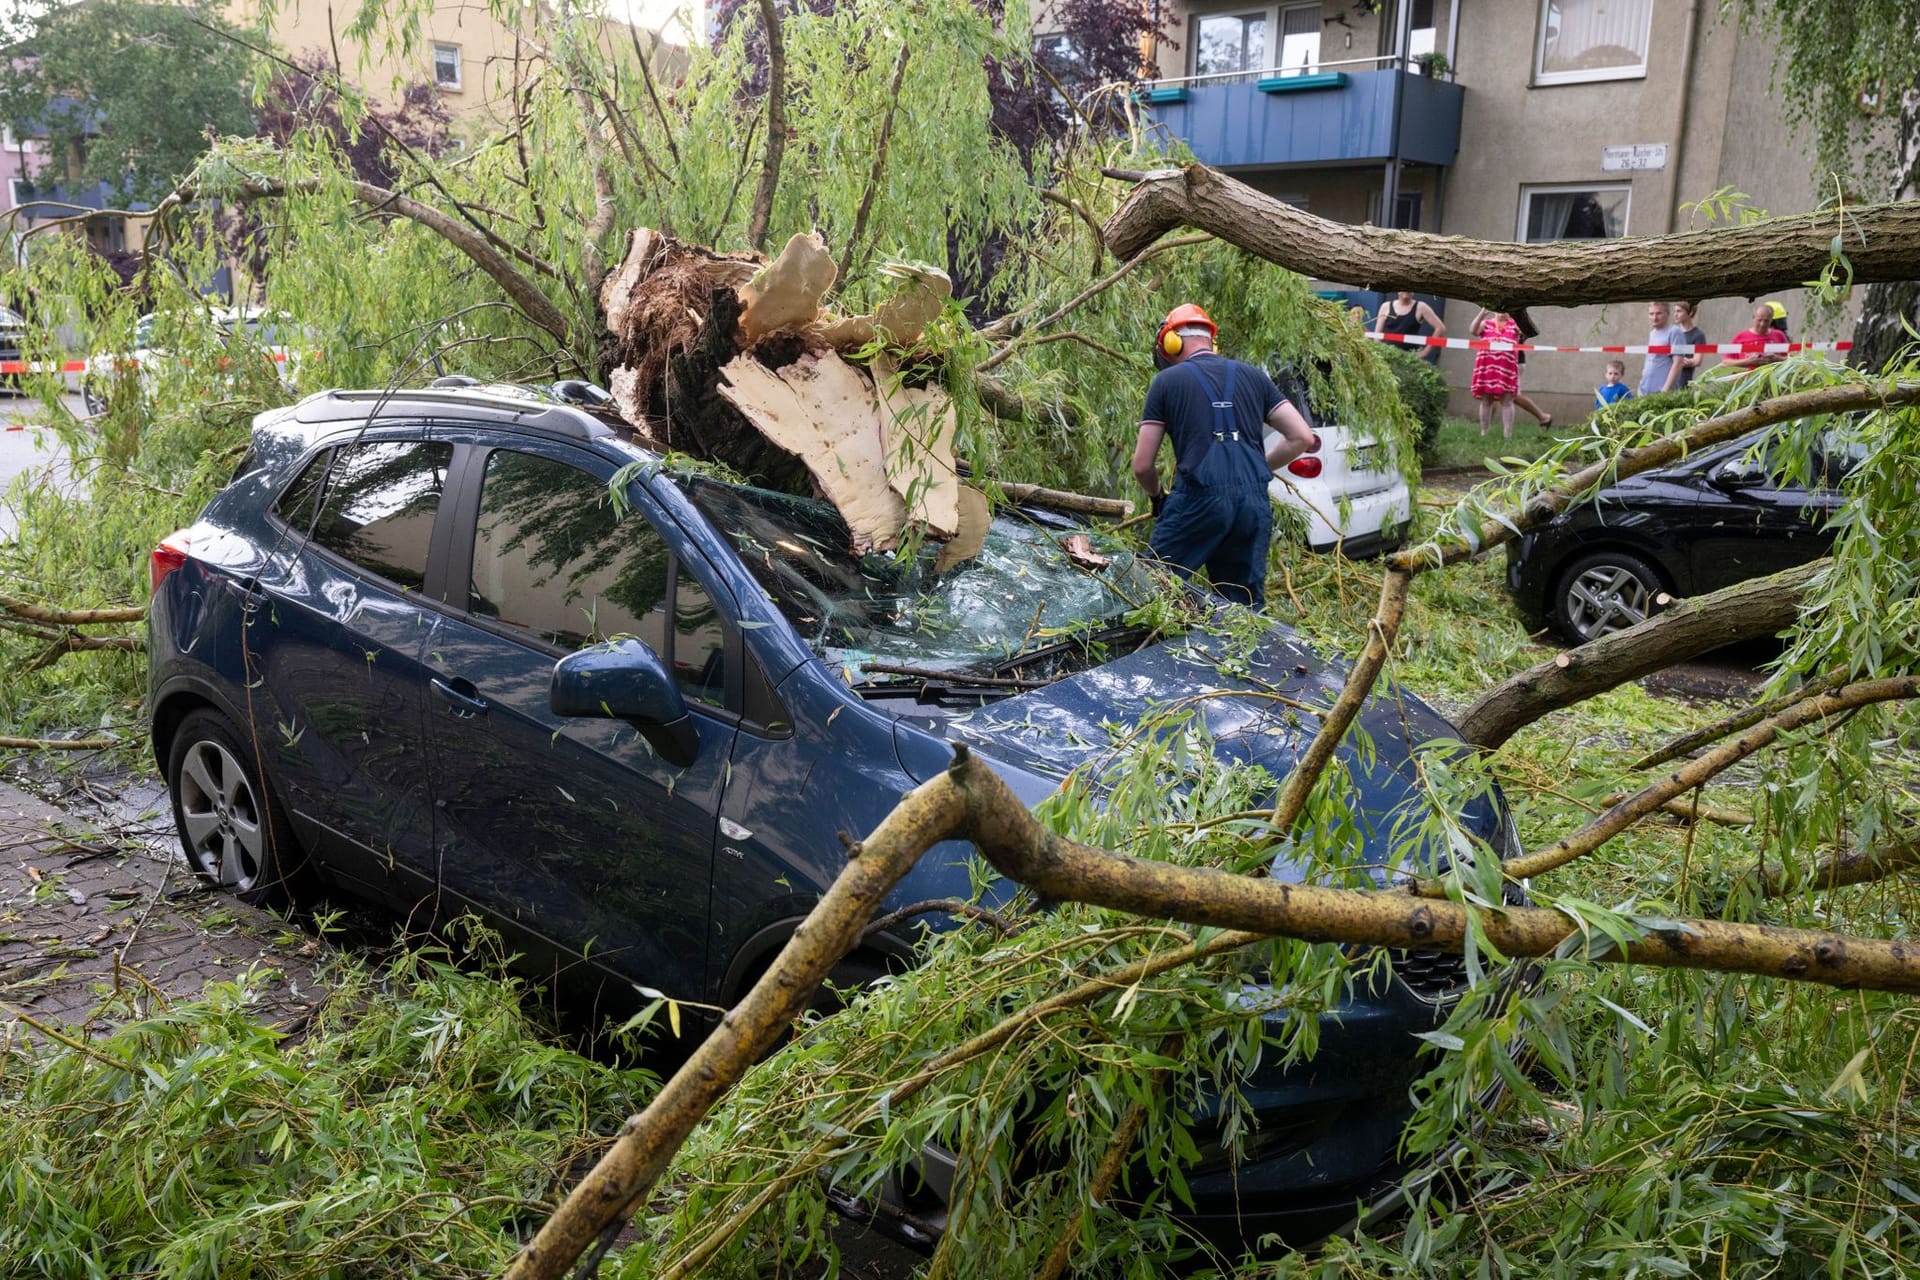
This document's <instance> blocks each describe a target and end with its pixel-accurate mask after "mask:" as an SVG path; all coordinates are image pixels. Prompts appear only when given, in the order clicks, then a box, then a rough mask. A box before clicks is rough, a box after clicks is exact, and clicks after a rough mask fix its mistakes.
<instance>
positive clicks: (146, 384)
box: [80, 307, 314, 415]
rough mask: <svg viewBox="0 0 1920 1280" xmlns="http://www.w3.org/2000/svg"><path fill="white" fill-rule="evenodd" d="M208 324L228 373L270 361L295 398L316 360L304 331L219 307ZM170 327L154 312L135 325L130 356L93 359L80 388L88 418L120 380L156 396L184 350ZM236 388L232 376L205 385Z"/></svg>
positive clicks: (278, 318)
mask: <svg viewBox="0 0 1920 1280" xmlns="http://www.w3.org/2000/svg"><path fill="white" fill-rule="evenodd" d="M208 318H209V320H210V321H211V322H212V324H213V325H214V328H215V332H216V333H217V335H218V336H219V338H220V340H221V345H222V347H223V348H225V349H226V351H227V354H225V355H221V356H218V357H215V360H216V362H218V361H225V362H228V363H227V364H226V366H225V367H226V368H227V369H228V370H231V368H232V367H233V366H232V364H231V362H232V361H233V360H235V359H248V360H250V359H254V358H264V359H266V360H270V361H272V362H273V363H274V365H275V366H276V367H277V369H278V377H279V380H280V384H281V387H282V388H283V389H284V390H285V391H287V393H288V394H289V395H291V394H292V388H293V381H294V375H295V374H296V373H297V372H298V369H299V364H300V361H301V360H302V359H304V358H306V357H308V356H309V355H311V353H312V352H311V348H312V347H313V345H314V344H313V341H312V339H311V337H310V336H309V335H308V334H307V333H306V331H305V330H304V329H302V327H301V326H299V325H297V324H295V323H294V322H293V321H292V320H291V319H290V318H289V317H288V316H286V315H285V314H284V313H281V312H274V311H268V310H266V309H265V308H263V307H242V308H233V307H216V308H213V309H212V310H211V311H210V312H209V313H208ZM169 323H171V321H170V318H169V317H168V316H167V315H166V314H165V313H161V312H150V313H148V314H147V315H144V316H141V317H140V318H139V319H138V320H136V321H134V325H133V346H132V348H131V349H130V350H127V351H123V352H114V353H112V354H107V355H96V356H93V357H91V358H89V359H88V361H87V371H86V373H85V374H83V375H82V376H81V382H80V395H81V398H82V399H83V400H84V401H85V403H86V408H87V412H88V413H90V414H95V415H98V414H101V413H104V412H105V411H106V408H107V397H108V394H109V392H110V389H111V387H112V386H113V382H114V379H115V378H116V377H121V376H128V377H131V378H132V379H133V380H134V383H135V385H137V386H138V387H139V388H140V390H141V394H142V395H143V396H144V395H151V394H152V389H153V386H154V383H155V381H156V379H157V378H158V377H159V376H160V375H161V372H162V370H164V369H165V368H166V367H167V366H168V364H169V363H170V362H171V361H173V360H174V359H175V358H176V353H177V350H178V346H179V344H178V341H177V339H175V338H174V337H173V336H172V335H171V333H170V331H169V329H168V325H169ZM234 382H235V375H234V374H233V373H232V372H222V373H218V374H216V375H214V376H212V377H209V378H207V379H205V390H207V391H208V392H209V393H212V392H213V391H215V390H221V389H226V388H230V387H231V386H232V385H233V384H234Z"/></svg>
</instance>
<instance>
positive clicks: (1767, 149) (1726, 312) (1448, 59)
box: [1145, 0, 1850, 417]
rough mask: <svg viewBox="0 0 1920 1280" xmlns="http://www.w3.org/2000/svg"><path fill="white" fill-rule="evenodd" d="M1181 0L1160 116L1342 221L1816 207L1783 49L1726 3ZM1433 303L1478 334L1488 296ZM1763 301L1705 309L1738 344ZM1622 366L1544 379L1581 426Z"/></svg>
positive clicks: (1642, 316) (1568, 340)
mask: <svg viewBox="0 0 1920 1280" xmlns="http://www.w3.org/2000/svg"><path fill="white" fill-rule="evenodd" d="M1163 3H1165V4H1166V6H1167V7H1166V8H1165V9H1164V10H1163V14H1164V17H1165V22H1164V28H1165V30H1166V31H1167V32H1168V38H1166V39H1163V40H1160V41H1157V42H1155V45H1154V47H1153V48H1152V49H1151V51H1150V53H1151V58H1150V62H1151V65H1152V66H1153V68H1154V70H1155V72H1156V73H1157V78H1156V79H1155V80H1153V81H1152V82H1151V83H1149V84H1148V85H1147V87H1146V89H1145V96H1146V98H1147V100H1148V102H1149V105H1150V109H1151V111H1152V112H1153V115H1154V117H1155V119H1156V120H1157V121H1158V122H1159V123H1160V124H1161V125H1162V126H1163V127H1165V128H1166V129H1167V130H1168V131H1169V133H1171V134H1172V135H1174V136H1176V137H1178V138H1180V139H1182V140H1183V141H1185V142H1186V143H1187V144H1188V145H1189V146H1190V147H1191V148H1192V149H1193V151H1194V153H1195V154H1196V155H1197V156H1198V157H1199V158H1200V159H1201V160H1203V161H1205V162H1206V163H1208V164H1211V165H1215V166H1217V167H1219V168H1221V169H1223V170H1225V171H1226V172H1228V173H1231V174H1232V175H1233V176H1235V177H1236V178H1239V179H1240V180H1241V181H1243V182H1246V183H1248V184H1250V185H1252V186H1254V187H1256V188H1258V189H1260V190H1262V191H1264V192H1266V193H1268V194H1270V195H1273V196H1276V197H1278V198H1280V199H1282V200H1285V201H1287V202H1289V203H1291V204H1295V205H1298V206H1300V207H1302V208H1304V209H1306V210H1307V211H1309V212H1311V213H1314V214H1317V215H1319V216H1322V217H1326V218H1330V219H1333V220H1336V221H1341V222H1350V223H1359V222H1371V223H1374V224H1375V225H1382V226H1385V225H1391V226H1396V227H1407V228H1413V229H1417V230H1421V231H1430V232H1440V233H1444V234H1448V235H1459V236H1470V237H1474V238H1478V239H1485V240H1502V241H1520V242H1529V243H1546V242H1552V241H1558V240H1574V239H1611V238H1617V237H1626V236H1632V237H1641V236H1656V235H1664V234H1666V233H1668V232H1672V231H1683V230H1687V229H1689V228H1690V227H1697V226H1703V225H1707V219H1706V216H1705V214H1704V212H1703V211H1702V210H1699V209H1694V208H1690V207H1689V206H1690V205H1694V204H1697V203H1698V202H1700V201H1702V200H1703V199H1704V198H1706V197H1708V196H1711V195H1713V194H1714V193H1717V192H1719V193H1725V192H1728V191H1732V192H1739V193H1742V194H1743V195H1744V196H1745V198H1746V199H1745V201H1744V203H1745V204H1747V205H1749V206H1750V207H1752V208H1755V209H1761V210H1765V211H1767V212H1768V213H1771V214H1776V215H1779V214H1792V213H1802V212H1806V211H1809V210H1812V209H1814V208H1816V207H1818V204H1819V201H1820V191H1819V184H1818V183H1816V181H1815V179H1814V174H1813V162H1812V159H1811V148H1810V146H1809V145H1808V143H1807V140H1805V139H1804V138H1801V137H1798V136H1796V135H1795V134H1794V132H1793V131H1792V130H1791V129H1789V127H1788V126H1787V124H1786V122H1785V120H1784V118H1783V116H1782V113H1781V111H1780V108H1779V105H1778V102H1777V100H1776V95H1774V94H1773V93H1772V92H1770V80H1771V67H1772V58H1773V52H1772V48H1771V46H1770V45H1769V44H1768V42H1767V40H1766V39H1765V37H1764V35H1763V34H1762V33H1760V32H1757V31H1755V30H1753V29H1744V30H1743V29H1741V28H1740V27H1739V26H1738V25H1737V24H1736V23H1732V22H1723V21H1722V20H1721V17H1720V6H1719V5H1718V4H1716V3H1714V2H1713V0H1498V3H1490V2H1488V0H1371V2H1369V0H1322V3H1317V4H1303V3H1286V2H1285V0H1276V2H1275V3H1272V4H1267V5H1264V6H1262V5H1259V4H1244V3H1243V4H1235V3H1232V2H1231V0H1163ZM1365 283H1367V282H1363V281H1339V280H1331V279H1330V280H1328V281H1327V282H1326V284H1327V285H1328V287H1329V291H1331V290H1333V289H1335V288H1337V287H1339V286H1342V285H1354V286H1359V285H1362V284H1365ZM1380 287H1382V288H1391V287H1392V286H1391V285H1390V284H1387V283H1386V282H1380ZM1779 296H1780V300H1781V301H1782V302H1783V303H1784V304H1785V305H1786V307H1787V309H1788V312H1789V315H1790V317H1791V325H1792V329H1791V331H1792V333H1793V336H1794V337H1795V338H1796V339H1801V338H1804V337H1809V336H1811V337H1817V338H1830V337H1833V336H1836V331H1844V330H1845V329H1846V328H1847V327H1849V326H1850V321H1848V320H1847V319H1846V318H1845V317H1838V316H1836V317H1828V318H1826V319H1824V320H1822V321H1820V322H1819V323H1818V324H1816V325H1815V326H1813V327H1812V328H1811V329H1809V326H1808V323H1807V321H1808V309H1807V300H1806V299H1805V298H1804V297H1803V296H1802V295H1801V293H1800V291H1798V290H1793V291H1788V292H1786V293H1783V294H1782V295H1779ZM1376 297H1377V295H1363V294H1359V293H1357V292H1356V293H1355V296H1354V298H1353V300H1354V301H1355V302H1356V303H1359V304H1361V305H1367V306H1369V308H1370V309H1371V304H1372V303H1373V302H1374V301H1375V298H1376ZM1435 301H1436V303H1437V304H1439V305H1442V306H1443V308H1444V310H1443V318H1444V319H1445V321H1446V323H1447V325H1448V327H1449V330H1450V336H1465V329H1466V326H1467V323H1468V321H1469V320H1470V318H1471V317H1472V315H1473V312H1474V307H1475V301H1474V300H1473V299H1470V298H1462V299H1440V300H1435ZM1750 311H1751V305H1750V303H1749V302H1748V301H1747V300H1746V299H1742V298H1725V299H1707V300H1704V306H1703V308H1702V327H1704V328H1705V329H1706V331H1707V333H1708V336H1709V337H1710V338H1723V339H1724V338H1730V337H1731V336H1732V335H1733V334H1734V333H1735V332H1737V331H1738V330H1740V329H1742V328H1745V327H1746V318H1747V316H1748V314H1749V313H1750ZM1532 315H1533V318H1534V319H1535V321H1536V322H1537V323H1538V324H1540V326H1541V328H1542V341H1545V342H1554V343H1562V344H1580V345H1598V344H1603V343H1622V342H1643V341H1645V337H1646V330H1647V323H1646V308H1645V307H1644V306H1642V305H1638V304H1632V303H1626V304H1615V305H1612V306H1607V307H1598V306H1595V307H1567V308H1539V309H1535V310H1534V311H1533V312H1532ZM1603 363H1604V357H1601V356H1589V355H1554V354H1542V355H1540V356H1537V357H1536V358H1534V359H1533V360H1531V361H1530V362H1529V363H1528V365H1527V368H1526V379H1525V387H1526V389H1527V391H1528V392H1529V393H1530V394H1531V395H1532V396H1533V397H1534V398H1535V399H1536V400H1538V401H1539V402H1540V403H1541V404H1542V405H1544V406H1545V407H1546V408H1547V409H1548V410H1549V411H1550V412H1552V413H1554V414H1555V416H1556V417H1558V416H1561V415H1573V416H1578V415H1580V414H1582V413H1584V412H1585V411H1586V409H1587V408H1589V407H1591V401H1592V388H1593V387H1594V386H1595V385H1596V384H1598V383H1599V382H1600V381H1601V375H1602V372H1603V368H1602V366H1603ZM1470 364H1471V357H1470V356H1469V355H1468V354H1467V353H1465V352H1448V353H1447V354H1446V356H1445V358H1444V359H1443V361H1442V366H1441V367H1442V370H1443V372H1445V373H1446V374H1447V376H1448V381H1449V382H1450V383H1451V384H1453V385H1454V386H1455V388H1456V393H1455V394H1456V402H1455V408H1456V410H1464V409H1467V408H1469V407H1470V406H1469V404H1468V402H1467V400H1466V396H1465V391H1464V387H1465V385H1466V383H1467V380H1468V377H1469V371H1470ZM1629 377H1630V379H1637V377H1638V367H1637V364H1636V363H1633V362H1630V370H1629Z"/></svg>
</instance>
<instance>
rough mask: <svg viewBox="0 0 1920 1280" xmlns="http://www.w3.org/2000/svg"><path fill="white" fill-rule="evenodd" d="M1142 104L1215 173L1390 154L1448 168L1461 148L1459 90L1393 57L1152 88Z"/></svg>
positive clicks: (1215, 76) (1173, 82)
mask: <svg viewBox="0 0 1920 1280" xmlns="http://www.w3.org/2000/svg"><path fill="white" fill-rule="evenodd" d="M1141 96H1142V97H1144V98H1145V99H1146V101H1147V103H1148V105H1149V106H1150V107H1151V109H1152V111H1153V114H1154V116H1155V118H1156V119H1158V120H1159V121H1160V122H1161V123H1162V124H1164V125H1165V126H1166V127H1167V129H1168V130H1169V131H1170V132H1172V133H1173V134H1174V135H1175V136H1177V137H1179V138H1180V139H1182V140H1183V141H1184V142H1186V144H1187V145H1188V146H1189V147H1191V148H1193V153H1194V154H1195V155H1196V156H1198V157H1199V158H1200V159H1201V160H1202V161H1204V162H1205V163H1207V164H1210V165H1213V166H1215V167H1217V168H1239V167H1246V166H1254V165H1261V166H1265V165H1283V164H1333V163H1351V162H1354V161H1366V160H1373V161H1382V162H1384V161H1386V160H1388V159H1390V158H1392V157H1393V156H1395V155H1398V156H1399V157H1400V158H1401V159H1403V160H1411V161H1415V162H1417V163H1421V164H1436V165H1450V164H1452V163H1453V158H1454V154H1455V152H1456V151H1458V149H1459V145H1460V103H1461V98H1462V90H1461V88H1460V86H1459V85H1457V84H1454V83H1452V82H1451V81H1449V80H1442V79H1437V78H1435V77H1432V76H1426V75H1419V74H1415V73H1414V72H1411V71H1408V70H1406V69H1405V68H1404V67H1403V65H1402V64H1401V62H1400V60H1399V59H1397V58H1356V59H1352V60H1350V61H1346V62H1322V63H1318V64H1315V65H1312V66H1308V67H1275V68H1271V69H1269V70H1266V71H1257V72H1255V71H1228V72H1216V73H1214V74H1210V75H1202V76H1185V77H1181V78H1178V79H1172V80H1155V81H1152V82H1150V83H1149V84H1148V85H1146V86H1145V88H1144V89H1143V91H1142V95H1141ZM1396 107H1397V108H1398V109H1397V110H1396ZM1396 128H1397V131H1398V136H1397V138H1396Z"/></svg>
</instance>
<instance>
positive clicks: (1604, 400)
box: [1593, 360, 1633, 409]
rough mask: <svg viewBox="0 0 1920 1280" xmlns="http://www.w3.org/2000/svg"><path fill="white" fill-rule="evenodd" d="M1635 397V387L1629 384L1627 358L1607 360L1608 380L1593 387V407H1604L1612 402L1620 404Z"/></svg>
mask: <svg viewBox="0 0 1920 1280" xmlns="http://www.w3.org/2000/svg"><path fill="white" fill-rule="evenodd" d="M1631 399H1633V388H1632V387H1630V386H1628V385H1627V362H1626V361H1625V360H1609V361H1607V380H1606V381H1605V382H1604V383H1602V384H1601V385H1599V386H1597V387H1595V388H1594V389H1593V407H1594V408H1596V409H1604V408H1606V407H1607V406H1608V405H1610V404H1619V403H1620V402H1621V401H1622V400H1631Z"/></svg>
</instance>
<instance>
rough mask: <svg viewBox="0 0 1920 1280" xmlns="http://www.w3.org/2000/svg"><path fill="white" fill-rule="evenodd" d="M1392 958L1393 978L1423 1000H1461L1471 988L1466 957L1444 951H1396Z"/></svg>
mask: <svg viewBox="0 0 1920 1280" xmlns="http://www.w3.org/2000/svg"><path fill="white" fill-rule="evenodd" d="M1392 955H1393V976H1394V977H1396V978H1398V979H1400V981H1402V982H1404V983H1406V984H1407V987H1408V989H1409V990H1411V991H1412V992H1413V994H1415V995H1417V996H1419V997H1420V998H1421V999H1422V1000H1428V1001H1431V1002H1433V1003H1434V1004H1441V1003H1445V1002H1447V1001H1451V1000H1456V999H1458V998H1459V996H1460V993H1461V992H1462V991H1465V990H1466V989H1467V961H1466V958H1465V957H1464V956H1456V955H1450V954H1448V953H1446V952H1444V951H1395V952H1393V953H1392Z"/></svg>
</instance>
